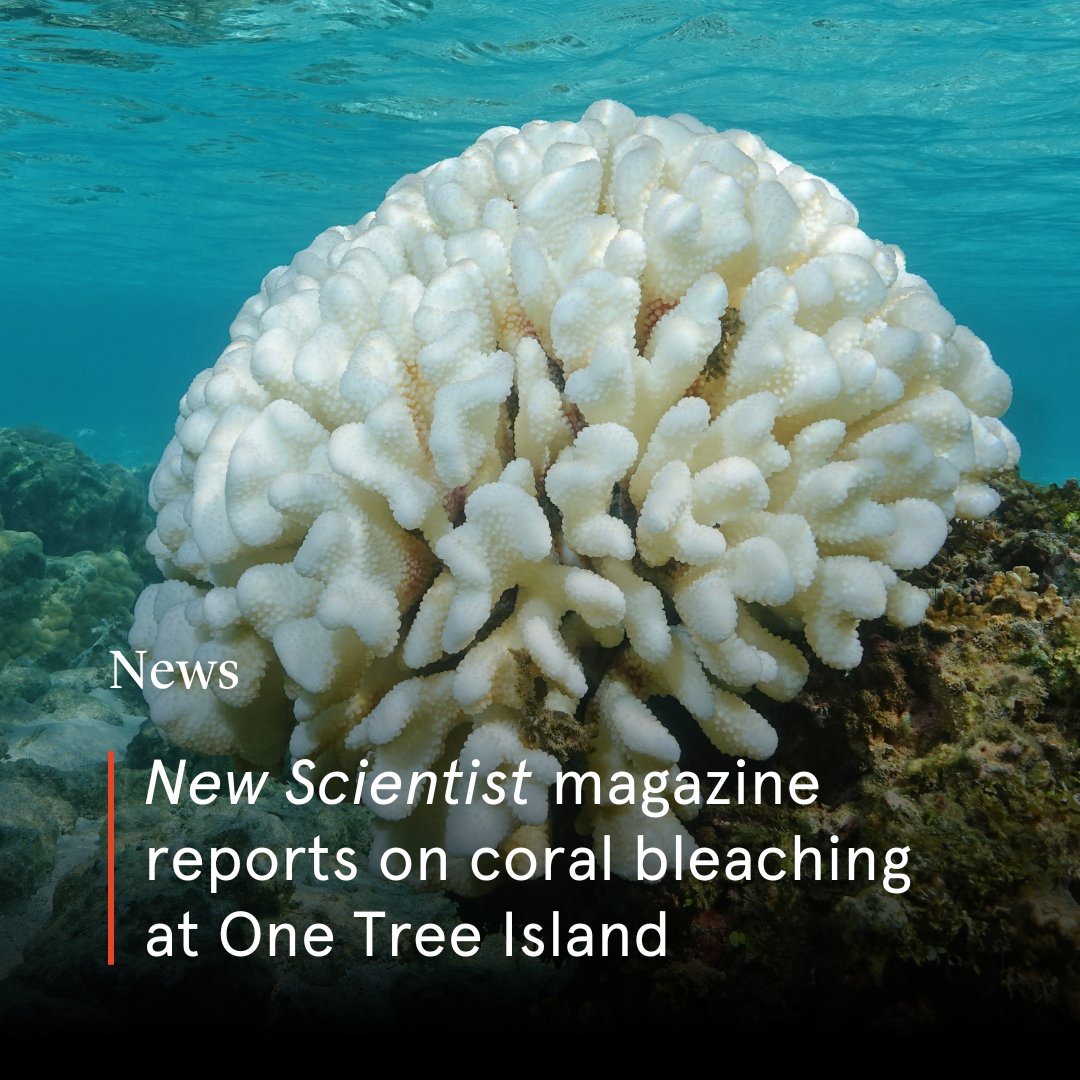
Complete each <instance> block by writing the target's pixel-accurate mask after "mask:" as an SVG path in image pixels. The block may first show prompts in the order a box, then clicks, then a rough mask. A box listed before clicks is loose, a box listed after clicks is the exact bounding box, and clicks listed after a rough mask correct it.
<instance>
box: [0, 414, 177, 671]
mask: <svg viewBox="0 0 1080 1080" xmlns="http://www.w3.org/2000/svg"><path fill="white" fill-rule="evenodd" d="M150 528H151V521H150V515H149V508H148V505H147V501H146V485H145V482H144V481H143V480H140V479H139V477H138V476H136V475H135V474H134V473H131V472H129V471H128V470H127V469H123V468H121V467H120V466H118V465H101V464H99V463H97V462H95V461H93V460H92V459H90V458H89V457H87V456H86V455H85V454H84V453H83V452H82V451H81V450H79V449H78V447H76V446H75V445H74V444H73V443H71V442H68V441H67V440H66V439H63V438H61V437H60V436H59V435H53V434H52V433H50V432H47V431H43V430H42V429H40V428H2V429H0V670H2V669H3V667H4V665H5V664H10V663H12V662H15V663H18V664H21V665H26V664H30V663H37V664H39V665H40V666H42V667H45V668H48V669H50V670H54V671H55V670H59V669H61V668H69V667H79V666H82V665H84V664H86V663H88V662H90V661H91V659H93V660H95V661H101V660H102V659H103V658H104V657H105V656H106V655H107V652H108V650H109V649H110V648H118V647H120V646H122V645H123V644H124V641H125V639H126V635H127V632H128V629H129V627H130V625H131V609H132V606H133V604H134V602H135V598H136V597H137V596H138V594H139V593H140V591H141V590H142V589H143V587H144V586H145V585H146V584H147V583H149V582H152V581H156V580H158V579H159V577H160V575H159V574H158V572H157V568H156V567H155V566H154V565H153V562H152V561H151V560H150V558H149V556H148V554H147V552H146V536H147V534H148V533H149V531H150Z"/></svg>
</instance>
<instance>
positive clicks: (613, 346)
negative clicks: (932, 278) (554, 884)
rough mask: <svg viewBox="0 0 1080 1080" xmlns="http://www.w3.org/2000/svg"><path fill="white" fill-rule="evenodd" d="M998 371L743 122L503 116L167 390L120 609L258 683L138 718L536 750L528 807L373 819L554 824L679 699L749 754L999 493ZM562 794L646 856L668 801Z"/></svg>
mask: <svg viewBox="0 0 1080 1080" xmlns="http://www.w3.org/2000/svg"><path fill="white" fill-rule="evenodd" d="M1010 394H1011V388H1010V383H1009V379H1008V377H1007V376H1006V375H1005V374H1004V373H1003V372H1002V371H1001V370H1000V369H999V368H998V367H997V366H996V365H995V364H994V362H993V360H992V359H991V356H990V353H989V351H988V350H987V347H986V346H985V345H984V344H983V342H982V341H980V340H979V339H978V338H977V337H976V336H975V335H974V334H973V333H972V332H971V331H970V330H968V329H967V328H966V327H963V326H958V325H957V324H956V323H955V321H954V319H953V318H952V316H951V315H950V314H949V313H948V312H947V311H946V310H945V309H944V308H943V307H942V305H941V304H940V303H939V302H938V299H937V297H936V296H935V294H934V292H933V291H932V290H931V289H930V287H929V286H928V285H927V283H926V282H925V281H924V280H923V279H922V278H920V277H918V276H916V275H914V274H912V273H910V272H908V270H907V269H906V267H905V262H904V257H903V254H902V253H901V251H900V250H899V249H898V248H896V247H894V246H892V245H888V244H883V243H880V242H878V241H877V240H873V239H871V238H870V237H869V236H867V235H866V234H865V233H864V232H862V231H861V230H860V229H859V228H858V215H857V213H856V210H855V208H854V207H853V206H852V205H851V203H850V202H848V201H847V200H846V199H845V198H844V197H843V196H842V195H841V194H840V193H839V192H838V191H837V189H836V188H835V187H834V186H833V185H832V184H830V183H829V182H828V181H827V180H823V179H821V178H820V177H817V176H814V175H812V174H810V173H808V172H807V171H806V170H805V169H803V168H801V167H800V166H798V165H794V164H792V163H791V162H789V161H787V160H785V159H784V158H783V157H781V156H780V155H779V154H777V153H775V152H774V151H773V150H770V149H769V148H768V147H767V146H765V144H764V143H763V142H762V141H761V140H760V139H759V138H757V137H756V136H754V135H751V134H749V133H747V132H745V131H725V132H717V131H715V130H713V129H712V128H709V127H707V126H705V125H704V124H702V123H700V122H699V121H697V120H695V119H693V118H692V117H689V116H673V117H670V118H661V117H655V116H650V117H637V116H635V115H634V114H633V113H632V112H631V111H630V110H629V109H628V108H626V107H624V106H622V105H619V104H617V103H615V102H612V101H602V102H597V103H596V104H594V105H593V106H592V107H591V108H589V110H588V111H587V112H586V113H585V115H584V117H583V118H582V119H581V120H580V121H579V122H576V123H571V122H557V123H546V122H542V121H537V122H534V123H530V124H526V125H525V126H524V127H523V128H521V129H520V130H519V129H516V128H510V127H500V128H495V129H493V130H491V131H488V132H486V133H485V134H484V135H482V136H481V137H480V138H479V139H478V140H477V142H476V143H475V144H474V145H473V146H470V147H469V148H468V149H467V150H465V152H464V153H462V154H461V155H460V156H459V157H455V158H450V159H448V160H446V161H441V162H439V163H438V164H436V165H433V166H431V167H430V168H428V169H426V170H424V171H423V172H422V173H418V174H416V175H410V176H406V177H404V178H403V179H402V180H400V181H399V182H398V183H397V184H396V185H395V186H394V187H393V188H392V189H391V190H390V192H389V193H388V194H387V196H386V199H385V200H384V201H383V203H382V204H381V205H380V206H379V208H378V209H377V210H376V211H375V212H374V213H370V214H368V215H366V216H365V217H363V218H362V219H361V220H360V221H359V222H358V223H357V224H356V225H352V226H337V227H334V228H331V229H328V230H327V231H325V232H323V233H322V234H320V235H319V236H318V237H316V238H315V240H314V241H313V242H312V244H311V245H310V247H308V248H306V249H305V250H304V251H301V252H300V253H299V254H297V255H296V257H295V258H294V259H293V260H292V262H291V263H290V265H288V266H283V267H278V268H277V269H275V270H273V271H271V272H270V273H269V274H268V275H267V277H266V278H265V279H264V281H263V283H262V287H261V289H260V290H259V292H258V293H257V294H256V295H254V296H252V297H251V298H250V299H249V300H248V301H247V302H246V303H245V304H244V306H243V307H242V309H241V310H240V313H239V314H238V316H237V318H236V320H235V321H234V323H233V325H232V329H231V342H230V344H229V345H228V347H227V348H226V349H225V351H224V353H223V354H222V355H221V357H220V358H219V359H218V360H217V362H216V363H215V364H214V366H213V367H212V368H209V369H207V370H206V371H203V372H202V373H201V374H199V375H198V376H196V378H195V379H194V381H193V382H192V384H191V387H190V389H189V390H188V391H187V393H186V394H185V396H184V398H183V399H182V401H181V404H180V416H179V419H178V421H177V424H176V434H175V437H174V438H173V439H172V441H171V442H170V444H169V446H168V448H167V449H166V451H165V454H164V456H163V458H162V460H161V463H160V465H159V466H158V469H157V472H156V473H155V476H154V479H153V484H152V492H151V498H152V503H153V506H154V509H155V510H156V511H157V515H158V516H157V527H156V530H155V531H154V532H153V533H152V535H151V538H150V541H149V544H150V548H151V551H152V553H153V554H154V556H155V557H156V558H157V560H158V564H159V566H160V567H161V569H162V570H163V572H164V574H165V576H166V578H167V580H166V581H165V582H164V583H163V584H159V585H152V586H150V587H149V588H148V589H147V590H146V591H145V592H144V593H143V595H142V597H141V599H140V600H139V602H138V604H137V607H136V618H135V623H134V626H133V628H132V631H131V638H130V640H131V644H132V646H133V647H135V648H138V649H145V650H148V659H150V660H154V659H158V658H164V659H169V660H174V661H175V660H177V659H180V658H190V659H195V660H202V661H204V662H209V661H211V660H218V661H221V660H225V659H235V660H236V661H237V667H238V671H239V673H240V678H239V680H238V682H237V685H236V686H235V687H233V688H231V689H224V688H222V687H221V686H217V685H212V686H211V687H210V688H208V689H205V690H202V689H196V690H186V689H184V688H182V687H181V686H173V687H171V688H167V689H157V688H155V687H148V688H147V691H146V693H147V696H148V700H149V704H150V708H151V715H152V716H153V719H154V721H155V722H156V723H157V725H158V726H159V727H160V728H161V730H162V731H163V732H164V733H165V735H166V736H167V737H168V738H169V739H170V740H172V741H173V742H174V743H177V744H179V745H180V746H184V747H189V748H193V749H198V750H202V751H208V752H218V753H232V754H235V755H238V756H239V757H241V758H243V759H245V760H247V761H251V762H257V763H264V764H265V763H271V762H274V761H277V760H280V759H281V758H283V757H284V756H287V755H291V756H293V757H311V758H314V759H316V760H317V761H319V762H320V763H322V764H324V765H327V766H330V765H334V766H336V767H342V766H346V765H350V764H351V765H353V766H355V765H356V764H357V763H358V762H359V761H360V760H361V759H367V760H368V761H369V762H370V763H371V766H372V768H374V769H377V770H380V771H383V772H396V773H398V774H400V775H401V777H402V778H403V781H404V789H405V792H407V789H408V780H409V778H410V777H412V776H413V775H414V774H415V773H416V772H418V771H423V770H434V771H439V770H441V769H444V768H446V767H447V765H448V764H449V763H451V762H453V761H454V760H455V759H457V760H458V762H459V765H460V768H461V770H462V772H463V773H464V774H465V775H466V776H468V775H471V774H474V773H479V774H482V776H488V775H490V774H491V773H493V772H494V771H496V770H499V769H503V770H505V771H507V772H509V771H510V770H512V769H513V768H514V767H515V766H516V765H518V764H519V763H521V762H524V763H526V764H527V765H528V769H529V772H530V774H531V776H532V779H531V781H530V783H529V785H528V786H527V788H528V790H527V797H526V798H524V799H523V800H521V801H520V803H516V804H515V803H509V802H507V803H503V804H502V805H497V806H490V805H487V804H484V803H481V802H476V803H473V804H471V805H457V806H447V805H445V804H440V803H436V804H435V805H432V806H428V805H426V804H425V805H420V806H413V805H410V804H409V802H408V799H407V797H406V794H404V793H403V795H402V797H401V798H400V799H397V800H394V801H392V802H390V803H389V804H388V805H374V804H373V805H372V809H373V810H374V811H375V812H376V814H377V815H378V817H379V819H380V823H381V828H380V832H379V838H378V840H377V843H376V852H377V851H378V850H379V849H380V848H383V847H385V846H386V845H387V844H389V843H395V844H397V843H404V844H406V845H407V844H409V843H416V842H418V838H420V839H426V841H427V842H429V843H435V844H441V845H442V846H443V847H444V848H445V850H446V851H447V853H448V854H449V855H450V856H451V857H452V858H456V859H458V860H459V863H458V865H461V866H464V865H466V864H467V860H468V857H469V856H470V855H471V854H472V852H473V851H474V850H476V849H477V848H478V847H479V846H481V845H491V846H500V845H503V846H518V845H525V846H530V847H534V848H535V847H538V846H542V845H543V844H544V843H545V842H546V829H547V824H548V820H549V806H548V787H549V785H550V783H551V782H552V780H553V778H554V776H555V774H556V772H557V770H558V768H559V761H560V759H563V760H565V759H566V756H567V755H569V754H573V753H583V754H584V761H585V767H586V768H588V769H592V770H595V771H596V772H597V773H598V774H599V775H600V776H601V777H610V776H612V775H613V774H615V773H617V772H620V771H626V772H629V773H631V774H634V775H644V774H645V773H646V772H650V771H655V770H667V769H674V768H675V766H676V763H677V762H678V760H679V754H680V748H679V744H678V742H677V741H676V739H675V737H674V736H673V735H672V734H671V732H670V731H669V730H668V729H667V728H666V727H665V725H664V724H663V723H662V722H661V721H660V719H658V716H657V711H658V710H657V708H656V705H655V703H656V702H657V701H658V700H659V699H662V698H667V699H674V701H676V702H678V703H679V705H681V707H682V708H683V709H685V711H686V712H687V713H689V714H690V716H692V717H693V719H694V721H696V723H697V724H698V725H699V726H700V728H701V730H702V731H703V732H704V733H705V734H706V735H707V736H708V738H709V739H710V740H711V741H712V743H713V744H715V746H716V747H717V748H718V749H719V750H721V751H724V752H726V753H729V754H738V755H745V756H747V757H750V758H765V757H767V756H768V755H770V754H771V753H772V751H773V749H774V747H775V744H776V736H775V733H774V731H773V729H772V727H771V726H770V724H769V722H768V720H767V719H766V716H765V715H763V712H762V711H761V710H762V709H764V711H765V712H767V701H768V699H770V698H771V699H774V700H777V701H784V700H788V699H790V698H792V697H793V696H795V695H796V694H797V693H798V692H799V690H800V689H801V688H802V686H803V684H804V682H805V680H806V678H807V673H808V657H811V656H812V657H816V658H817V659H818V660H819V661H821V662H822V663H824V664H827V665H829V666H831V667H834V668H840V669H850V668H853V667H855V666H856V665H857V664H858V663H859V661H860V659H861V655H862V648H861V645H860V641H859V635H858V628H859V624H860V622H861V621H862V620H867V619H877V618H879V617H882V616H885V617H887V618H888V619H890V620H892V622H894V623H896V624H898V625H900V626H909V625H913V624H915V623H917V622H919V621H920V620H921V619H922V616H923V614H924V611H925V608H926V604H927V597H926V595H925V593H923V592H922V591H921V590H919V589H918V588H916V587H915V586H913V585H911V584H909V583H908V582H906V581H905V580H904V579H903V577H902V575H903V573H904V572H905V571H909V570H912V569H915V568H917V567H920V566H923V565H925V564H926V563H927V562H928V561H929V560H930V559H932V558H933V556H934V555H935V554H936V553H937V551H938V549H939V548H940V547H941V545H942V543H943V542H944V540H945V537H946V533H947V530H948V523H949V521H950V520H951V519H953V518H978V517H982V516H984V515H986V514H988V513H990V512H991V511H992V510H993V509H994V508H995V506H996V504H997V496H996V494H995V493H994V491H993V490H992V489H991V488H990V487H989V486H988V485H987V482H986V481H987V479H988V478H989V477H990V476H991V475H992V474H993V473H995V472H996V471H999V470H1002V469H1006V468H1009V467H1011V466H1013V465H1014V464H1015V463H1016V461H1017V458H1018V456H1019V448H1018V446H1017V443H1016V440H1015V439H1014V438H1013V436H1012V435H1011V434H1010V433H1009V431H1008V430H1007V429H1006V428H1005V427H1004V425H1003V424H1002V423H1001V422H1000V420H999V419H997V418H998V417H999V416H1000V415H1001V414H1002V413H1003V412H1004V411H1005V409H1006V408H1007V406H1008V404H1009V399H1010ZM651 703H652V704H651ZM762 703H765V704H762ZM678 809H679V810H680V812H683V813H692V808H689V809H688V808H678ZM579 825H580V827H581V828H583V829H585V830H586V831H589V832H591V833H593V834H594V836H599V835H607V836H609V837H610V844H611V849H612V851H613V852H614V865H615V868H616V870H619V871H620V872H623V873H628V874H629V873H630V872H631V869H632V866H633V852H634V845H635V844H636V842H637V837H638V835H639V834H642V833H644V834H646V836H647V838H648V842H649V843H650V844H653V845H657V846H659V847H661V848H663V849H670V848H671V847H672V846H673V845H674V843H675V839H676V837H677V836H679V835H680V834H682V833H683V831H684V825H683V824H682V821H680V819H679V817H678V816H677V815H676V813H675V812H674V811H672V812H670V813H668V814H667V815H666V816H665V817H662V818H646V817H644V816H643V815H642V813H641V811H640V808H638V807H635V806H633V805H629V806H614V805H607V804H605V803H604V801H603V800H601V802H600V804H598V805H592V806H588V807H585V808H583V810H582V814H581V817H580V819H579Z"/></svg>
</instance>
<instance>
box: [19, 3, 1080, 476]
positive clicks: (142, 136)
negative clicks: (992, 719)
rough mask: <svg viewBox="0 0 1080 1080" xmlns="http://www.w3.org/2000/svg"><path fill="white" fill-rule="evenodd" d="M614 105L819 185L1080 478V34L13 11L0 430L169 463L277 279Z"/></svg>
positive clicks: (1001, 6)
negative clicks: (951, 319) (189, 408)
mask: <svg viewBox="0 0 1080 1080" xmlns="http://www.w3.org/2000/svg"><path fill="white" fill-rule="evenodd" d="M600 97H615V98H619V99H621V100H623V101H625V102H627V104H629V105H631V106H632V107H633V108H634V109H635V110H637V111H639V112H650V111H652V112H662V113H673V112H689V113H693V114H695V115H697V116H698V117H700V118H701V119H702V120H704V121H706V122H708V123H710V124H713V125H715V126H718V127H721V128H724V127H732V126H737V127H745V128H749V129H750V130H753V131H756V132H757V133H758V134H760V135H762V136H763V137H764V138H765V139H766V141H767V142H769V143H770V144H771V145H772V146H774V147H775V148H776V149H777V150H778V151H780V152H781V153H782V154H784V155H785V156H786V157H788V158H791V159H792V160H794V161H798V162H800V163H801V164H803V165H806V166H807V167H808V168H810V169H811V170H812V171H814V172H818V173H820V174H822V175H824V176H827V177H828V178H829V179H831V180H832V181H833V182H834V183H836V184H837V185H838V186H839V187H840V188H841V190H842V191H843V192H844V193H845V194H846V195H847V196H848V197H849V198H850V199H851V200H852V201H853V202H854V203H855V204H856V205H857V206H858V207H859V209H860V211H861V214H862V224H863V227H864V228H865V229H866V230H867V231H868V232H870V233H871V234H872V235H875V236H878V237H880V238H881V239H883V240H886V241H888V242H892V243H897V244H899V245H900V246H901V247H902V248H904V250H905V252H906V253H907V257H908V266H909V268H911V269H912V270H914V271H915V272H917V273H920V274H922V275H923V276H924V277H926V278H927V279H928V280H929V281H930V283H931V284H932V285H933V286H934V288H935V289H936V290H937V291H938V293H939V295H940V297H941V299H942V301H943V302H944V303H945V305H946V306H947V307H948V308H950V310H952V311H953V313H954V314H955V315H956V316H957V317H958V319H959V320H960V321H961V322H964V323H967V324H968V325H970V326H971V327H972V328H973V329H974V330H975V331H976V332H977V333H978V334H979V335H980V336H981V337H983V338H984V339H985V340H986V341H987V342H988V343H989V345H990V346H991V349H992V350H993V352H994V355H995V358H996V359H997V360H998V362H999V363H1000V364H1001V365H1002V366H1003V367H1004V368H1005V369H1006V370H1007V371H1009V373H1010V374H1011V375H1012V377H1013V380H1014V383H1015V387H1016V395H1015V401H1014V404H1013V408H1012V410H1011V411H1010V413H1009V415H1008V418H1007V420H1008V423H1009V425H1010V426H1011V427H1012V428H1013V430H1014V431H1015V432H1016V433H1017V435H1018V437H1019V438H1020V441H1021V444H1022V446H1023V449H1024V459H1023V462H1022V472H1023V473H1024V474H1025V475H1027V476H1028V477H1030V478H1032V479H1038V480H1061V479H1063V478H1065V477H1066V476H1069V475H1076V474H1077V473H1078V472H1080V444H1078V442H1077V440H1076V438H1075V434H1074V433H1075V423H1076V417H1075V413H1076V409H1077V403H1078V402H1080V355H1078V351H1080V350H1078V348H1077V343H1076V342H1077V336H1076V331H1075V322H1076V318H1077V313H1078V312H1080V209H1078V205H1080V199H1078V194H1080V190H1078V183H1077V181H1078V177H1080V4H1077V3H1075V2H1071V3H1066V2H1061V3H1046V2H1031V3H1023V4H1006V3H1001V2H998V0H993V2H991V0H979V2H965V0H955V2H950V0H937V2H932V0H908V2H903V0H893V2H874V3H869V2H864V3H858V2H853V3H843V4H841V3H822V4H800V3H777V2H776V0H769V2H758V0H743V2H738V3H704V2H688V0H656V2H652V3H633V4H630V3H618V2H612V3H598V2H577V3H566V4H553V3H549V4H535V5H529V6H528V7H526V6H524V5H517V4H505V3H486V2H476V0H455V2H443V0H381V2H379V0H374V2H366V3H364V2H356V0H354V2H347V0H307V2H292V3H290V2H278V0H262V2H260V3H251V4H236V3H227V2H213V0H211V2H203V3H198V2H186V0H175V2H170V3H163V4H160V5H158V4H147V3H136V2H134V0H112V2H99V3H92V2H77V3H76V2H67V3H63V2H58V3H45V2H41V0H0V221H2V232H0V240H2V244H0V284H2V290H0V296H2V301H0V306H2V308H3V312H4V314H3V323H4V328H5V334H4V337H3V346H2V349H3V353H0V355H2V356H3V363H4V369H5V379H4V391H3V394H2V396H0V424H10V425H17V424H30V423H35V424H41V425H44V426H47V427H50V428H52V429H54V430H56V431H59V432H61V433H63V434H67V435H70V436H74V437H76V438H77V439H78V440H79V441H80V443H81V444H82V445H83V446H84V447H85V448H86V449H88V450H89V451H91V452H92V453H94V454H97V455H100V456H103V457H108V458H112V459H114V460H120V461H124V462H126V463H129V464H136V463H141V462H146V461H151V460H156V458H157V456H158V454H159V453H160V450H161V448H162V447H163V446H164V444H165V442H166V441H167V439H168V436H169V435H170V434H171V431H172V423H173V419H174V416H175V408H176V401H177V399H178V397H179V396H180V394H181V393H182V392H183V391H184V390H185V389H186V387H187V384H188V382H189V381H190V379H191V377H192V375H194V374H195V373H196V372H197V371H198V370H199V369H201V368H203V367H205V366H207V365H208V364H209V363H211V362H212V361H213V360H214V359H215V358H216V356H217V354H218V352H219V351H220V349H221V347H222V346H223V344H224V343H225V340H226V332H227V328H228V325H229V322H230V321H231V319H232V316H233V314H234V313H235V311H236V309H237V308H238V307H239V305H240V303H241V302H242V301H243V300H244V298H245V297H246V296H247V295H248V294H249V293H251V292H252V291H254V290H255V289H257V287H258V283H259V281H260V279H261V277H262V275H263V274H264V273H265V272H266V271H267V270H268V269H269V268H270V267H272V266H275V265H277V264H279V263H282V262H285V261H287V260H288V259H289V257H290V256H291V255H292V253H293V252H294V251H295V250H296V249H298V248H300V247H302V246H304V245H305V244H306V243H307V242H308V241H309V240H310V238H311V237H312V236H313V235H314V234H315V233H316V232H318V231H319V230H321V229H322V228H324V227H325V226H327V225H329V224H333V223H338V222H352V221H355V220H356V219H357V218H359V217H360V216H361V215H362V214H363V213H364V212H366V211H367V210H369V209H372V208H374V206H375V205H376V204H377V202H378V201H379V199H380V198H381V196H382V194H383V192H384V191H385V190H386V188H387V187H388V186H389V185H390V184H391V183H392V182H393V181H394V180H395V179H396V178H397V177H398V176H400V175H401V174H402V173H405V172H409V171H414V170H416V169H419V168H422V167H424V166H425V165H427V164H430V163H431V162H432V161H435V160H438V159H439V158H442V157H446V156H449V155H453V154H456V153H458V152H460V150H461V149H463V148H464V147H465V146H466V145H468V144H469V143H470V142H472V141H473V140H474V139H475V137H476V136H477V135H478V134H479V133H480V132H481V131H483V130H484V129H486V128H488V127H493V126H495V125H497V124H504V123H511V124H520V123H523V122H525V121H527V120H529V119H532V118H534V117H544V118H548V119H556V118H563V117H569V118H577V117H578V116H580V114H581V112H582V111H583V110H584V108H585V107H586V106H587V105H588V104H589V103H590V102H591V101H593V100H594V99H596V98H600Z"/></svg>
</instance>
